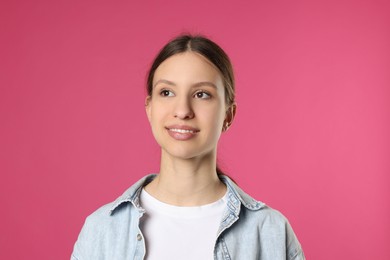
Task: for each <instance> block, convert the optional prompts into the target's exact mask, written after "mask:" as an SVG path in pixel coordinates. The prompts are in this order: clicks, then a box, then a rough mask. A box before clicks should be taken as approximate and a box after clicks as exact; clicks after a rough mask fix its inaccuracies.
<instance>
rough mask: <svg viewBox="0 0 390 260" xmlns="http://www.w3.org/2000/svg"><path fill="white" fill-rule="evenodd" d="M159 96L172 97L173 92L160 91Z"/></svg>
mask: <svg viewBox="0 0 390 260" xmlns="http://www.w3.org/2000/svg"><path fill="white" fill-rule="evenodd" d="M160 96H162V97H173V96H174V94H173V92H172V91H170V90H167V89H162V90H161V91H160Z"/></svg>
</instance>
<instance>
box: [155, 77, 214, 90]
mask: <svg viewBox="0 0 390 260" xmlns="http://www.w3.org/2000/svg"><path fill="white" fill-rule="evenodd" d="M160 83H164V84H167V85H170V86H176V84H175V82H173V81H170V80H166V79H160V80H157V81H156V83H154V85H153V88H154V87H155V86H157V85H158V84H160ZM192 86H193V87H202V86H210V87H213V88H216V89H217V86H216V85H215V84H214V83H212V82H210V81H201V82H197V83H195V84H193V85H192Z"/></svg>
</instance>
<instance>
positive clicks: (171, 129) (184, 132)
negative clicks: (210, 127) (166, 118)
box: [166, 125, 200, 141]
mask: <svg viewBox="0 0 390 260" xmlns="http://www.w3.org/2000/svg"><path fill="white" fill-rule="evenodd" d="M166 129H167V130H168V134H169V135H170V136H171V137H172V138H173V139H175V140H178V141H186V140H190V139H192V138H194V137H195V136H197V133H199V132H200V130H199V129H196V128H193V127H190V126H183V125H171V126H168V127H166Z"/></svg>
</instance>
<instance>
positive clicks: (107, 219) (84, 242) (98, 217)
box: [71, 175, 305, 260]
mask: <svg viewBox="0 0 390 260" xmlns="http://www.w3.org/2000/svg"><path fill="white" fill-rule="evenodd" d="M155 176H156V175H148V176H146V177H144V178H142V179H141V180H139V181H138V182H137V183H135V184H134V185H133V186H131V187H130V188H129V189H128V190H127V191H126V192H125V193H124V194H123V195H122V196H120V197H119V198H118V199H116V200H115V201H114V202H112V203H109V204H107V205H105V206H103V207H101V208H99V209H98V210H97V211H95V212H94V213H93V214H91V215H90V216H88V217H87V219H86V221H85V224H84V226H83V228H82V230H81V232H80V234H79V237H78V240H77V242H76V244H75V245H74V249H73V253H72V256H71V259H72V260H103V259H105V260H117V259H118V260H130V259H131V260H138V259H144V257H145V254H146V246H145V242H144V241H145V239H144V237H143V234H142V231H141V230H140V228H139V222H140V218H141V217H142V216H143V214H144V213H145V210H144V209H143V208H142V207H141V205H140V202H139V197H140V193H141V190H142V187H143V186H145V185H146V184H147V183H149V182H150V181H152V180H153V178H154V177H155ZM220 179H221V180H222V181H223V182H224V183H225V184H226V186H227V205H226V210H225V213H224V214H223V218H222V219H221V223H220V227H219V231H218V236H217V238H216V243H215V247H214V259H217V260H219V259H220V260H222V259H224V260H233V259H238V260H251V259H259V260H260V259H261V260H284V259H294V260H301V259H305V256H304V254H303V251H302V248H301V245H300V243H299V242H298V240H297V237H296V236H295V234H294V232H293V230H292V228H291V226H290V224H289V223H288V221H287V219H286V218H285V217H284V216H283V215H282V214H281V213H279V212H278V211H276V210H274V209H271V208H270V207H268V206H266V205H265V204H264V203H262V202H259V201H256V200H254V199H253V198H251V197H250V196H249V195H248V194H246V193H245V192H244V191H242V190H241V189H240V188H239V187H238V186H237V185H236V184H235V183H234V182H233V181H232V180H230V179H229V178H228V177H227V176H223V175H221V176H220ZM172 246H173V247H174V245H172ZM194 246H196V245H194Z"/></svg>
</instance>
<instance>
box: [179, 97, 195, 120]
mask: <svg viewBox="0 0 390 260" xmlns="http://www.w3.org/2000/svg"><path fill="white" fill-rule="evenodd" d="M174 115H175V117H176V118H179V119H182V120H185V119H191V118H194V115H195V114H194V111H193V109H192V104H191V101H190V100H189V98H187V97H183V98H180V99H179V98H178V99H177V103H176V106H175V111H174Z"/></svg>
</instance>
